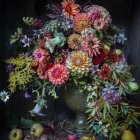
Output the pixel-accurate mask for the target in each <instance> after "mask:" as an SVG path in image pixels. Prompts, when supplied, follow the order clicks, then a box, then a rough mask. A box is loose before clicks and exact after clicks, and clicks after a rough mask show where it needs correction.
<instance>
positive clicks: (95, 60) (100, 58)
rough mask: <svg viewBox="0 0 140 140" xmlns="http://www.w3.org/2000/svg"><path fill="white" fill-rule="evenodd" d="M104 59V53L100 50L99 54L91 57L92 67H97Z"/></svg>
mask: <svg viewBox="0 0 140 140" xmlns="http://www.w3.org/2000/svg"><path fill="white" fill-rule="evenodd" d="M105 59H106V55H105V52H104V51H103V50H102V49H101V50H100V54H97V55H93V57H92V62H93V64H94V65H98V64H100V63H102V62H103V61H104V60H105Z"/></svg>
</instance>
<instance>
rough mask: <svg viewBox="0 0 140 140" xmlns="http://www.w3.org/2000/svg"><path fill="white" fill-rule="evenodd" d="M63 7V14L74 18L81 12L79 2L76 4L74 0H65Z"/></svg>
mask: <svg viewBox="0 0 140 140" xmlns="http://www.w3.org/2000/svg"><path fill="white" fill-rule="evenodd" d="M62 7H63V14H64V15H65V16H66V17H67V18H69V19H73V17H74V16H75V15H76V14H78V13H79V12H80V10H79V4H75V3H74V0H64V1H63V2H62Z"/></svg>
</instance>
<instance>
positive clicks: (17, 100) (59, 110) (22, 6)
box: [0, 0, 140, 140]
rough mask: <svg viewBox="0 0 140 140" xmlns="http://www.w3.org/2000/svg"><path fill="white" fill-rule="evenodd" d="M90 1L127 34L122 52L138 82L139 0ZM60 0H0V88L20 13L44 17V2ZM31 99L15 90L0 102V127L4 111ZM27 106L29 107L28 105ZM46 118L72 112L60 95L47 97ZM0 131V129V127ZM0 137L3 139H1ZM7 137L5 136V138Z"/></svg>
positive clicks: (19, 109)
mask: <svg viewBox="0 0 140 140" xmlns="http://www.w3.org/2000/svg"><path fill="white" fill-rule="evenodd" d="M76 1H77V2H78V3H81V4H84V3H85V2H87V1H86V0H76ZM91 1H92V2H93V3H94V4H99V5H101V6H104V7H105V8H107V10H108V11H109V12H110V14H111V16H112V19H113V24H115V25H117V26H119V27H120V28H121V29H124V30H125V32H126V34H127V37H128V45H127V48H126V56H127V59H128V62H129V63H130V64H132V65H135V66H136V67H137V69H136V71H135V72H134V77H135V78H136V79H137V81H138V82H140V1H139V0H91ZM60 2H61V1H60V0H51V1H50V0H4V1H1V3H0V90H2V89H6V86H7V82H6V79H7V74H6V67H5V64H4V62H3V60H4V59H7V58H9V57H11V56H13V55H14V53H15V48H14V46H11V45H9V36H10V35H11V34H13V33H14V32H15V30H16V28H17V27H22V25H23V24H22V17H23V16H25V17H26V16H29V17H30V16H33V17H40V18H46V17H45V13H46V8H45V5H46V4H47V3H60ZM132 99H133V100H134V101H135V103H136V105H138V106H140V103H139V100H140V95H139V94H138V93H136V95H134V96H133V97H132ZM30 102H31V100H30V99H29V100H26V101H25V99H24V98H23V94H22V93H15V94H14V95H13V96H12V98H11V99H10V101H9V102H8V103H7V104H6V105H5V104H3V103H2V102H0V128H7V120H6V117H5V114H6V113H7V112H9V111H10V112H13V113H15V114H16V115H17V116H20V115H21V114H24V113H25V112H26V111H25V110H26V108H29V106H30V105H29V103H30ZM28 110H29V109H28ZM46 114H47V116H46V118H47V119H51V118H57V119H59V120H63V119H64V118H73V116H74V114H73V113H72V112H71V111H69V110H68V109H67V107H66V106H65V104H64V103H63V100H62V98H61V99H59V100H58V101H55V102H54V101H53V100H52V99H49V108H48V110H47V112H46ZM0 132H2V131H0ZM139 132H140V128H137V131H136V133H137V140H139V139H140V136H138V135H139ZM0 135H1V134H0ZM0 140H4V139H1V138H0ZM5 140H8V139H5Z"/></svg>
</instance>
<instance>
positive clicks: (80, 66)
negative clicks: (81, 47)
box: [66, 51, 92, 74]
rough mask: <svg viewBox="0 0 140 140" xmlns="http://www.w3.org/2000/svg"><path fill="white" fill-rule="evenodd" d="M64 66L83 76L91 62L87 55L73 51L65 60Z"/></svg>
mask: <svg viewBox="0 0 140 140" xmlns="http://www.w3.org/2000/svg"><path fill="white" fill-rule="evenodd" d="M66 66H67V68H68V69H70V70H71V71H72V72H76V73H80V74H84V73H87V72H88V71H89V70H90V68H91V66H92V60H91V58H90V57H89V56H88V54H87V53H85V52H83V51H73V52H72V53H71V54H70V55H69V56H68V58H67V60H66Z"/></svg>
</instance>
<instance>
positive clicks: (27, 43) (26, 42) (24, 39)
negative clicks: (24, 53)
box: [21, 35, 30, 48]
mask: <svg viewBox="0 0 140 140" xmlns="http://www.w3.org/2000/svg"><path fill="white" fill-rule="evenodd" d="M21 42H22V43H23V47H24V48H25V47H29V46H30V38H28V37H27V35H24V36H22V38H21Z"/></svg>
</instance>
